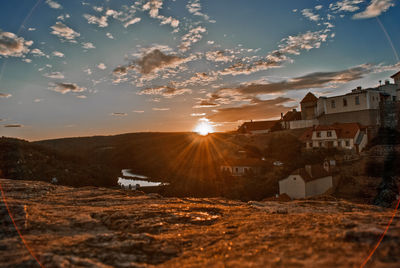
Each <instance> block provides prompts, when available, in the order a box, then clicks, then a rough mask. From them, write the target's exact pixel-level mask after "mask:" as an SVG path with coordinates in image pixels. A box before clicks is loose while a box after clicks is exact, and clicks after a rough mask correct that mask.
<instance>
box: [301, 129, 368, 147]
mask: <svg viewBox="0 0 400 268" xmlns="http://www.w3.org/2000/svg"><path fill="white" fill-rule="evenodd" d="M300 140H301V141H302V142H304V144H305V148H306V149H313V148H338V149H347V150H354V151H355V152H357V153H359V152H361V151H362V150H363V149H364V148H365V146H366V145H367V143H368V137H367V133H366V131H365V129H364V128H363V127H361V126H360V125H359V124H358V123H343V124H333V125H328V126H314V127H313V128H310V129H308V130H306V131H305V132H304V133H303V135H302V136H301V138H300Z"/></svg>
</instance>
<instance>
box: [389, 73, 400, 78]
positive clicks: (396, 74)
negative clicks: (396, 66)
mask: <svg viewBox="0 0 400 268" xmlns="http://www.w3.org/2000/svg"><path fill="white" fill-rule="evenodd" d="M398 75H400V72H397V73H395V74H394V75H392V76H391V77H390V78H395V77H396V76H398Z"/></svg>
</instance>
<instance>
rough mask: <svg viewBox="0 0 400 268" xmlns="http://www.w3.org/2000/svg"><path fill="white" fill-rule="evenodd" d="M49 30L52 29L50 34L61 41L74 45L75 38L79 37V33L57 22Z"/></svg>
mask: <svg viewBox="0 0 400 268" xmlns="http://www.w3.org/2000/svg"><path fill="white" fill-rule="evenodd" d="M50 28H51V29H53V31H52V32H51V33H52V34H54V35H57V36H58V37H59V38H60V39H61V40H62V41H69V42H72V43H76V40H75V38H77V37H79V36H80V35H81V34H80V33H78V32H75V31H74V30H73V29H71V28H70V27H68V26H67V25H65V24H63V23H62V22H59V21H58V22H56V24H55V25H53V26H51V27H50Z"/></svg>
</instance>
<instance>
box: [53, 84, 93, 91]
mask: <svg viewBox="0 0 400 268" xmlns="http://www.w3.org/2000/svg"><path fill="white" fill-rule="evenodd" d="M49 89H50V90H53V91H55V92H59V93H62V94H66V93H68V92H74V93H77V92H83V91H85V90H86V88H84V87H79V86H78V85H77V84H74V83H55V84H53V83H51V84H50V87H49Z"/></svg>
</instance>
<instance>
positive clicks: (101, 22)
mask: <svg viewBox="0 0 400 268" xmlns="http://www.w3.org/2000/svg"><path fill="white" fill-rule="evenodd" d="M83 17H84V18H85V19H86V20H87V21H88V23H89V24H97V25H98V26H99V27H101V28H104V27H107V26H108V22H107V18H108V17H107V16H101V17H96V16H93V15H90V14H83Z"/></svg>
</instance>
